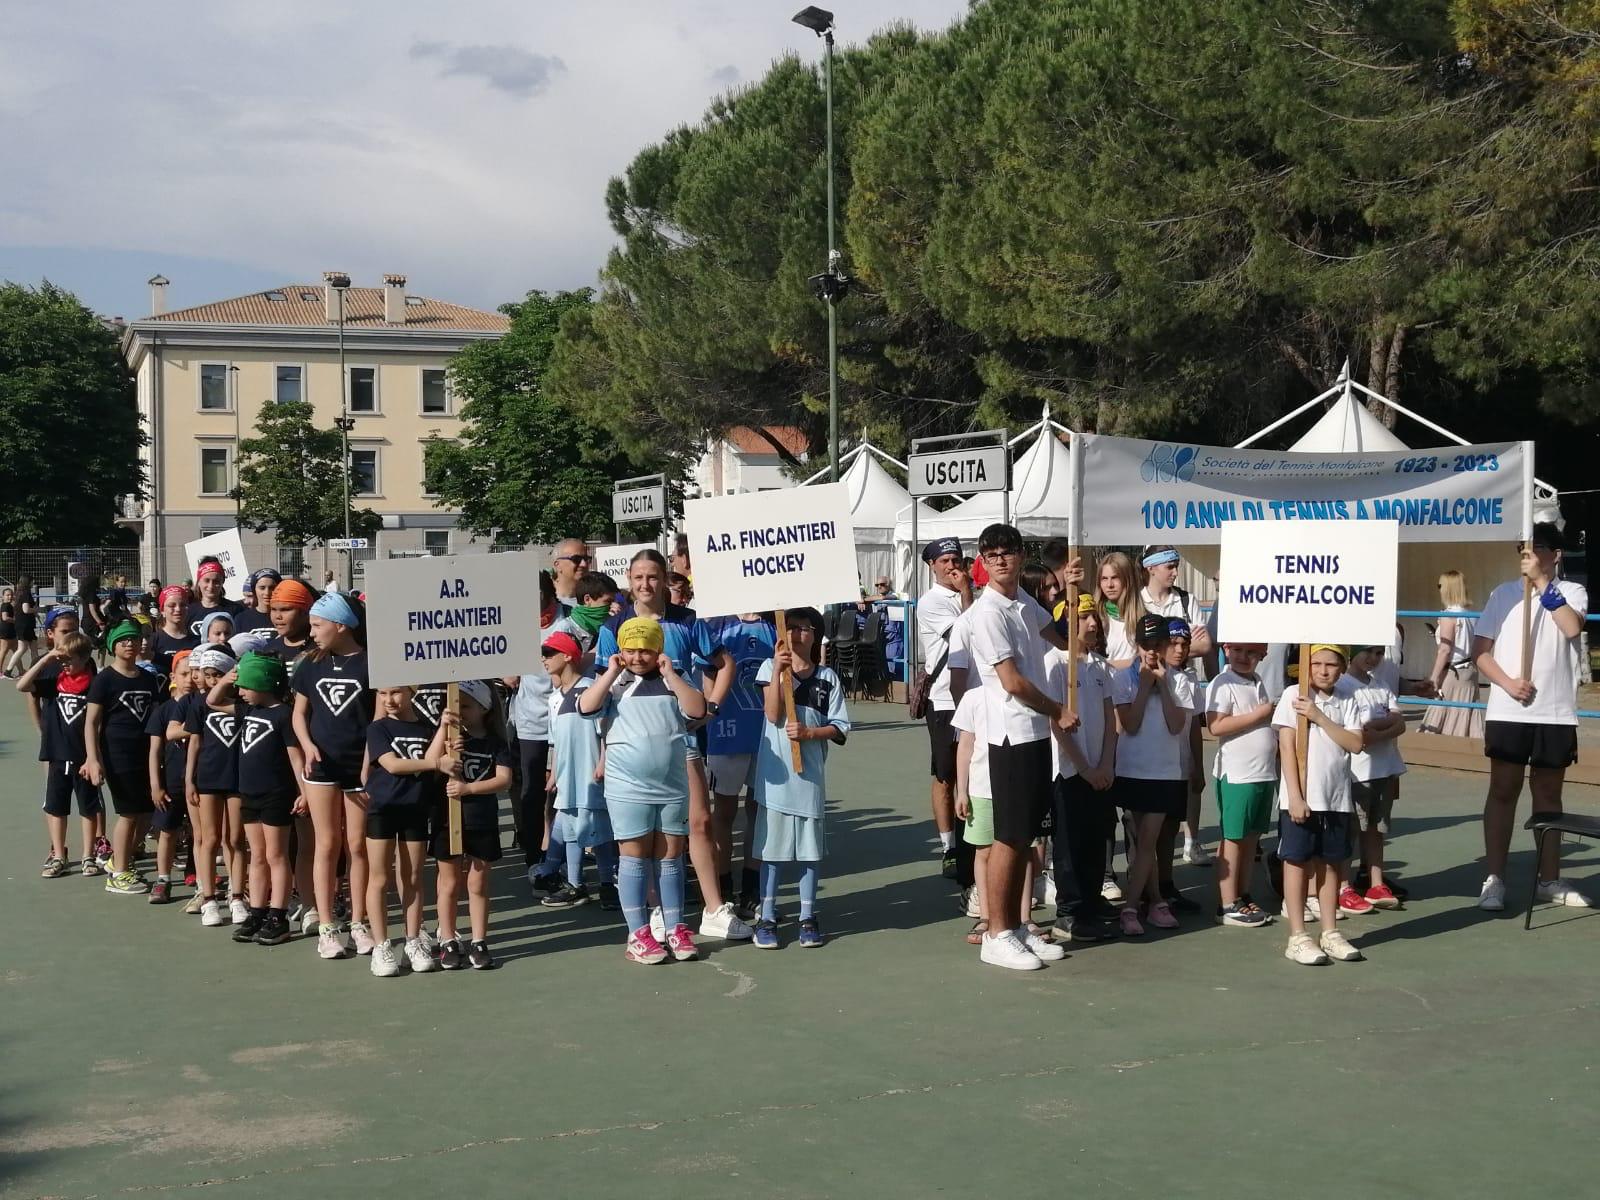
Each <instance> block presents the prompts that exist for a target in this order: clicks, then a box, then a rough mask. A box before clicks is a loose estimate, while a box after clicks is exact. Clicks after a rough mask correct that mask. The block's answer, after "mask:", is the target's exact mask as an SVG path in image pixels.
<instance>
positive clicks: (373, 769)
mask: <svg viewBox="0 0 1600 1200" xmlns="http://www.w3.org/2000/svg"><path fill="white" fill-rule="evenodd" d="M433 735H434V730H433V729H431V728H429V727H428V726H427V725H426V724H424V723H423V722H421V721H402V720H400V719H398V718H396V717H380V718H378V720H376V721H374V722H373V723H372V724H371V725H369V726H367V762H368V763H369V764H370V765H369V766H368V768H367V795H368V797H370V799H371V806H372V808H374V809H380V808H397V807H400V806H402V805H406V804H420V803H422V802H423V801H424V800H426V799H427V798H428V788H427V786H426V783H425V780H426V779H427V778H428V775H429V774H431V772H421V773H418V774H415V775H409V774H408V775H391V774H389V772H388V771H386V770H384V768H383V766H382V765H381V764H380V763H379V761H378V760H379V759H381V758H382V757H383V756H384V755H385V754H393V755H394V756H395V757H396V758H403V759H408V760H410V761H412V762H416V761H418V760H420V759H423V758H426V757H427V754H428V747H429V746H430V745H432V744H433Z"/></svg>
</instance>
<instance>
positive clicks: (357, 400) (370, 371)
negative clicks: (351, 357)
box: [350, 367, 378, 413]
mask: <svg viewBox="0 0 1600 1200" xmlns="http://www.w3.org/2000/svg"><path fill="white" fill-rule="evenodd" d="M350 411H351V412H353V413H375V412H377V411H378V368H377V367H351V368H350Z"/></svg>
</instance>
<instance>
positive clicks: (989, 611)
mask: <svg viewBox="0 0 1600 1200" xmlns="http://www.w3.org/2000/svg"><path fill="white" fill-rule="evenodd" d="M978 553H979V554H980V555H982V557H983V562H984V565H985V566H986V567H987V568H988V570H989V583H988V586H987V587H985V588H984V589H983V591H982V593H981V594H980V595H979V596H978V597H977V599H975V600H974V601H973V602H972V611H971V612H970V613H969V614H968V616H967V622H968V635H967V648H968V654H969V656H970V658H971V661H972V668H973V669H974V670H975V671H976V672H977V680H978V683H979V685H980V686H981V687H982V688H983V694H984V720H985V723H986V727H987V730H988V738H989V787H990V791H991V792H992V801H993V804H994V844H993V845H992V846H991V847H990V848H989V871H988V876H989V877H988V883H987V886H986V893H987V896H988V901H989V921H990V931H989V932H988V933H986V934H984V937H983V946H982V950H981V955H980V956H981V958H982V961H984V962H986V963H989V964H991V965H993V966H998V967H1009V968H1011V969H1013V970H1019V971H1032V970H1037V969H1038V968H1039V967H1040V966H1042V965H1043V963H1042V961H1041V960H1050V959H1060V958H1064V957H1065V956H1066V953H1065V951H1063V950H1062V949H1061V947H1059V946H1057V945H1056V944H1055V943H1053V942H1051V941H1048V940H1047V939H1045V938H1042V937H1040V936H1039V935H1037V934H1030V933H1028V932H1027V931H1026V929H1025V928H1022V927H1017V928H1010V927H1008V923H1009V922H1011V921H1013V920H1016V919H1017V917H1018V914H1020V913H1021V911H1022V885H1023V877H1024V872H1023V868H1024V859H1025V856H1026V855H1027V854H1028V851H1029V847H1030V846H1031V845H1032V843H1033V840H1034V838H1036V837H1038V836H1039V827H1040V825H1041V823H1042V822H1043V821H1044V817H1045V814H1046V813H1047V812H1048V811H1049V808H1050V797H1051V788H1052V785H1053V782H1054V776H1055V768H1054V765H1053V764H1052V762H1051V759H1050V739H1051V737H1052V735H1053V732H1054V730H1055V729H1057V728H1059V729H1060V730H1062V731H1063V732H1070V731H1071V730H1073V729H1075V728H1076V727H1077V724H1078V718H1077V716H1076V715H1075V714H1074V713H1073V712H1072V710H1071V709H1069V708H1067V707H1066V706H1065V705H1063V704H1059V703H1057V702H1056V701H1055V700H1052V699H1051V698H1050V697H1049V695H1048V691H1049V687H1050V684H1049V679H1048V676H1047V673H1046V667H1047V664H1046V657H1045V656H1046V653H1047V649H1046V644H1045V643H1046V636H1045V631H1047V630H1048V631H1049V636H1050V637H1051V638H1052V639H1053V638H1054V637H1055V634H1054V630H1051V629H1050V625H1051V617H1050V614H1049V613H1048V612H1046V611H1045V610H1044V608H1042V607H1041V606H1040V605H1039V603H1038V602H1037V601H1036V600H1034V599H1033V597H1032V596H1030V595H1028V594H1027V593H1026V592H1024V591H1022V590H1021V589H1020V588H1019V587H1018V582H1019V580H1020V578H1021V576H1022V535H1021V534H1020V533H1019V532H1017V530H1016V529H1015V528H1013V527H1012V526H1010V525H990V526H989V527H988V528H986V529H985V530H984V531H983V533H981V534H980V535H979V537H978Z"/></svg>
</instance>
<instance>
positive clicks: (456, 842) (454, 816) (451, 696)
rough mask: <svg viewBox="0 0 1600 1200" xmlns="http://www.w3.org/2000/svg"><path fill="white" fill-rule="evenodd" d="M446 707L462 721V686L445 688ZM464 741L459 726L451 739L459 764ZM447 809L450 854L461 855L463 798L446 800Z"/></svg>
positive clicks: (525, 834) (525, 833) (456, 797)
mask: <svg viewBox="0 0 1600 1200" xmlns="http://www.w3.org/2000/svg"><path fill="white" fill-rule="evenodd" d="M445 707H446V708H448V709H449V711H450V715H451V716H452V717H454V718H455V719H456V720H457V721H458V722H459V721H460V720H461V685H460V684H457V683H452V684H447V685H446V686H445ZM463 740H464V739H463V738H462V735H461V726H460V725H459V724H457V725H456V726H455V728H454V729H452V730H451V731H450V739H449V746H450V753H451V754H452V755H453V756H454V757H455V759H456V761H457V762H460V761H461V744H462V741H463ZM445 808H446V810H447V811H448V813H449V819H450V853H451V854H452V855H459V854H460V853H461V797H459V796H451V797H449V798H448V799H446V800H445ZM523 836H524V837H526V836H528V835H527V832H526V831H524V832H523Z"/></svg>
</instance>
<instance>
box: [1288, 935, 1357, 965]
mask: <svg viewBox="0 0 1600 1200" xmlns="http://www.w3.org/2000/svg"><path fill="white" fill-rule="evenodd" d="M1352 949H1353V947H1352ZM1283 956H1284V957H1285V958H1287V959H1288V960H1289V961H1290V962H1292V963H1299V964H1300V965H1301V966H1303V967H1320V966H1323V965H1324V964H1325V963H1327V961H1328V956H1327V955H1326V954H1324V953H1323V952H1322V949H1321V948H1320V947H1319V946H1318V945H1317V943H1316V942H1314V941H1312V940H1311V935H1310V934H1309V933H1297V934H1294V935H1293V936H1292V937H1290V939H1289V944H1288V945H1287V946H1285V947H1284V948H1283Z"/></svg>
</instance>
